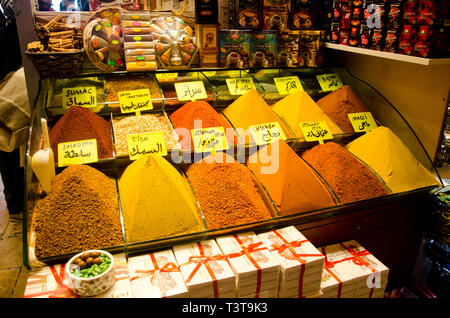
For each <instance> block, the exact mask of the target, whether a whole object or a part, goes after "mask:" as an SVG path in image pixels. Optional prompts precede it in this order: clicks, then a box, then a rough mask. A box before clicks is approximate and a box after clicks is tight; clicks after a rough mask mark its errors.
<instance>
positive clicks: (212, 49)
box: [195, 24, 219, 67]
mask: <svg viewBox="0 0 450 318" xmlns="http://www.w3.org/2000/svg"><path fill="white" fill-rule="evenodd" d="M195 43H196V45H197V47H198V49H199V52H200V55H199V59H200V61H199V64H200V67H208V66H209V67H217V65H218V64H219V25H218V24H196V25H195Z"/></svg>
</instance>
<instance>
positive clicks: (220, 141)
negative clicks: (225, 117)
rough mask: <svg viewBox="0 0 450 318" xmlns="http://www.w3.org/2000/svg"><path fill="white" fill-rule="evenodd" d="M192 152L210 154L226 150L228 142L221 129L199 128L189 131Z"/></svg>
mask: <svg viewBox="0 0 450 318" xmlns="http://www.w3.org/2000/svg"><path fill="white" fill-rule="evenodd" d="M191 134H192V139H193V141H194V151H195V152H198V153H201V152H211V153H212V154H214V153H215V152H216V151H220V150H227V149H228V142H227V138H226V136H225V130H224V128H223V127H211V128H200V129H192V130H191Z"/></svg>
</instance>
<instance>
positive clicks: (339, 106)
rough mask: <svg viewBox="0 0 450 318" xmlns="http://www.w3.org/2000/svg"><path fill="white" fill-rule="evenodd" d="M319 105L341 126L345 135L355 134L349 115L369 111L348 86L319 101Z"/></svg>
mask: <svg viewBox="0 0 450 318" xmlns="http://www.w3.org/2000/svg"><path fill="white" fill-rule="evenodd" d="M317 105H319V107H320V108H322V110H323V111H324V112H325V113H326V114H327V115H328V116H329V117H330V118H331V119H332V120H334V121H335V122H336V123H337V124H338V125H339V127H340V128H341V129H342V131H343V132H344V133H353V132H354V130H353V126H352V124H351V122H350V119H349V118H348V114H351V113H360V112H368V111H369V110H368V109H367V107H366V106H365V105H364V104H363V102H362V101H361V100H360V99H359V97H358V95H356V94H355V92H354V91H353V90H352V89H351V88H350V86H348V85H344V86H342V87H341V88H338V89H337V90H335V91H334V92H332V93H330V94H328V95H326V96H325V97H322V98H321V99H319V100H318V101H317Z"/></svg>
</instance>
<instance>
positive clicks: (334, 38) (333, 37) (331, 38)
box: [327, 22, 340, 43]
mask: <svg viewBox="0 0 450 318" xmlns="http://www.w3.org/2000/svg"><path fill="white" fill-rule="evenodd" d="M339 35H340V29H339V23H335V22H333V23H331V30H330V33H329V35H328V36H327V41H328V42H330V43H339Z"/></svg>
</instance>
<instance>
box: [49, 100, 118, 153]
mask: <svg viewBox="0 0 450 318" xmlns="http://www.w3.org/2000/svg"><path fill="white" fill-rule="evenodd" d="M49 137H50V146H51V147H52V150H53V153H54V154H55V160H56V162H58V144H60V143H64V142H70V141H79V140H86V139H97V151H98V158H99V159H104V158H112V156H113V153H112V138H111V129H110V124H109V122H108V121H107V120H105V119H104V118H103V117H101V116H99V115H97V114H96V113H94V112H92V111H91V110H89V109H88V108H85V107H79V106H72V107H70V108H69V109H68V110H67V112H66V113H65V114H64V115H63V116H62V117H61V118H60V119H59V120H58V121H57V122H56V124H55V125H54V126H53V127H52V128H51V129H50V132H49Z"/></svg>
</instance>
